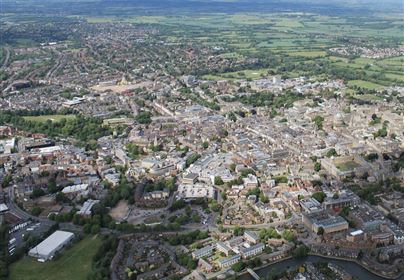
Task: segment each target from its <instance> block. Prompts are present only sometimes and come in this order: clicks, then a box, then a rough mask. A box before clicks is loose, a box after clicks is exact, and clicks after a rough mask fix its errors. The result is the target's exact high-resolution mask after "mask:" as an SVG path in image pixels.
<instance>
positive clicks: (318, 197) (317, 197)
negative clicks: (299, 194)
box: [311, 192, 326, 203]
mask: <svg viewBox="0 0 404 280" xmlns="http://www.w3.org/2000/svg"><path fill="white" fill-rule="evenodd" d="M311 197H312V198H314V199H315V200H317V201H318V202H320V203H323V201H324V199H325V198H326V194H325V193H324V192H316V193H314V194H313V195H312V196H311Z"/></svg>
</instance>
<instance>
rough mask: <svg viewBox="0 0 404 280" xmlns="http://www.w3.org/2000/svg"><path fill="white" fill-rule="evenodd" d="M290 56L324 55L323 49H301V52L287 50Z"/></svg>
mask: <svg viewBox="0 0 404 280" xmlns="http://www.w3.org/2000/svg"><path fill="white" fill-rule="evenodd" d="M288 54H289V55H291V56H304V57H322V56H326V55H327V53H326V52H325V51H301V52H289V53H288Z"/></svg>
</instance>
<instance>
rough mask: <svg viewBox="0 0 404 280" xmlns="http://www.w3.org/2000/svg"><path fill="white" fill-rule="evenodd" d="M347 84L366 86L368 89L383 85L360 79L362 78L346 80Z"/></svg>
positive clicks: (378, 87)
mask: <svg viewBox="0 0 404 280" xmlns="http://www.w3.org/2000/svg"><path fill="white" fill-rule="evenodd" d="M348 85H349V86H358V87H361V88H368V89H380V88H382V87H383V86H381V85H379V84H375V83H372V82H368V81H362V80H352V81H349V82H348Z"/></svg>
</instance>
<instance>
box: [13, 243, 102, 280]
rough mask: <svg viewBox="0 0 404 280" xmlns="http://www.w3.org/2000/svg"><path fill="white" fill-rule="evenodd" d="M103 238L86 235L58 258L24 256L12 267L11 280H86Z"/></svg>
mask: <svg viewBox="0 0 404 280" xmlns="http://www.w3.org/2000/svg"><path fill="white" fill-rule="evenodd" d="M100 245H101V239H100V238H95V237H86V238H85V239H83V240H81V241H80V242H79V243H77V244H74V245H73V246H72V247H71V248H68V249H66V250H65V251H62V252H61V256H60V257H59V258H57V259H56V260H52V261H48V262H45V263H40V262H38V261H36V259H33V258H30V257H24V258H23V259H21V260H19V261H18V262H16V263H14V264H12V265H11V267H10V277H9V279H10V280H38V279H41V280H72V279H74V280H85V279H87V274H88V273H89V272H90V270H91V262H92V258H93V256H94V255H95V253H96V252H97V250H98V248H99V247H100Z"/></svg>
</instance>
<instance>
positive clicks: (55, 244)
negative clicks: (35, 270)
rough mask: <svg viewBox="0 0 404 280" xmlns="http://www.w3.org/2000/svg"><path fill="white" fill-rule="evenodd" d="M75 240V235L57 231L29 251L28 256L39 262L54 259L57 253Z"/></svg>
mask: <svg viewBox="0 0 404 280" xmlns="http://www.w3.org/2000/svg"><path fill="white" fill-rule="evenodd" d="M73 238H74V234H73V233H71V232H67V231H61V230H57V231H55V232H54V233H52V234H51V235H50V236H49V237H48V238H46V239H45V240H44V241H42V242H41V243H39V244H38V245H37V246H35V247H34V248H32V249H31V250H29V252H28V255H29V256H31V257H34V258H37V259H38V260H44V261H46V260H49V259H52V258H53V256H54V255H55V253H57V252H58V251H60V250H61V249H62V248H63V247H64V246H65V245H67V244H68V243H69V242H70V241H71V240H72V239H73Z"/></svg>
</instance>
